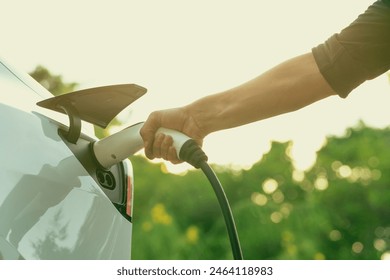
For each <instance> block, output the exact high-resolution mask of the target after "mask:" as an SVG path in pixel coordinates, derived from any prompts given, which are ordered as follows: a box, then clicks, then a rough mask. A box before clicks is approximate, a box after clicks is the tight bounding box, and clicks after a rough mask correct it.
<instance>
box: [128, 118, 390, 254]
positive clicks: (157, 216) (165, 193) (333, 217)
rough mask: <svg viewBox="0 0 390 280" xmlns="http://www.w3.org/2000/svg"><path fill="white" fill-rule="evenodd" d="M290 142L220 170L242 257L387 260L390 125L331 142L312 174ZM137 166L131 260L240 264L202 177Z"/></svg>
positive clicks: (359, 129)
mask: <svg viewBox="0 0 390 280" xmlns="http://www.w3.org/2000/svg"><path fill="white" fill-rule="evenodd" d="M290 145H291V143H289V142H287V143H273V144H272V148H271V150H270V152H269V153H268V154H266V155H265V156H264V157H263V158H262V159H261V160H260V161H259V162H257V163H256V164H255V165H253V167H252V168H251V169H250V170H237V169H230V168H226V167H222V166H214V169H215V170H216V173H217V174H218V177H219V178H220V180H221V182H222V184H223V186H224V189H225V192H226V194H227V196H228V198H229V200H230V204H231V207H232V211H233V214H234V216H235V220H236V225H237V230H238V233H239V236H240V239H241V245H242V249H243V253H244V257H245V258H246V259H381V257H383V256H385V255H386V254H388V253H389V252H390V221H389V217H390V207H389V201H390V191H389V187H390V186H389V184H390V172H389V170H388V169H390V151H389V149H388V147H390V129H383V130H379V129H373V128H369V127H367V126H365V125H364V124H363V123H360V124H358V125H357V126H356V127H354V128H351V129H349V130H348V131H347V134H346V135H345V136H343V137H329V138H328V140H327V144H326V145H325V146H324V147H323V148H322V149H321V150H320V151H319V152H318V158H317V162H316V163H315V165H314V166H313V167H312V168H311V169H310V170H308V171H306V172H302V171H298V170H295V169H294V167H293V164H292V161H291V159H290V158H289V156H288V151H289V147H290ZM131 160H132V162H133V167H134V174H135V202H134V203H135V204H134V213H135V214H134V229H133V251H132V258H133V259H230V258H232V255H231V252H230V245H229V242H228V235H227V232H226V230H225V225H224V222H223V218H222V214H221V212H220V210H219V206H218V203H217V201H216V198H215V195H214V193H213V191H212V188H211V186H210V185H209V183H208V181H207V180H206V178H205V177H204V176H203V174H201V173H200V172H199V171H196V170H193V171H190V172H188V173H187V174H186V175H185V176H178V175H173V174H168V173H166V172H165V170H164V166H163V165H162V164H151V163H150V162H148V161H147V160H145V159H144V158H143V157H133V158H132V159H131ZM151 178H153V179H152V180H151ZM157 209H158V210H157ZM168 217H169V219H168Z"/></svg>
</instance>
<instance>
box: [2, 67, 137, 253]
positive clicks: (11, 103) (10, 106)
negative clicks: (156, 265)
mask: <svg viewBox="0 0 390 280" xmlns="http://www.w3.org/2000/svg"><path fill="white" fill-rule="evenodd" d="M36 88H37V85H36V84H34V83H33V82H31V84H30V81H28V80H27V81H26V80H24V78H23V77H20V76H16V75H15V74H14V73H13V71H10V70H9V68H8V66H5V65H4V64H0V259H1V258H4V259H129V258H130V252H131V230H132V224H131V223H130V222H129V221H128V220H126V219H125V218H124V217H123V216H122V215H121V214H120V213H119V212H118V211H117V209H116V208H115V207H114V206H113V204H112V203H111V201H110V200H109V199H108V198H107V196H106V195H105V194H104V192H103V191H102V190H101V189H100V187H99V186H98V185H97V183H96V182H95V181H94V180H93V178H91V176H90V175H89V174H88V172H87V171H86V170H85V169H84V167H83V166H82V165H81V163H80V162H79V161H78V160H77V158H76V157H75V156H74V155H73V153H72V152H71V151H70V150H69V148H68V147H67V146H66V144H65V143H64V142H63V140H62V139H61V137H60V136H59V135H58V127H59V124H58V120H56V121H53V119H52V114H51V113H48V112H49V111H47V110H44V109H41V108H38V107H37V106H36V105H35V104H36V102H38V101H40V100H42V97H43V96H44V95H47V97H50V94H46V93H43V94H42V92H44V90H42V92H37V91H36ZM38 88H39V87H38ZM47 115H50V118H49V117H47ZM53 115H55V116H57V115H56V114H53ZM60 118H61V117H60ZM65 119H66V118H65Z"/></svg>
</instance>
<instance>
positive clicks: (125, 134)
mask: <svg viewBox="0 0 390 280" xmlns="http://www.w3.org/2000/svg"><path fill="white" fill-rule="evenodd" d="M143 125H144V123H143V122H140V123H137V124H135V125H132V126H129V127H127V128H125V129H123V130H121V131H119V132H117V133H114V134H112V135H110V136H108V137H106V138H103V139H101V140H98V141H96V142H95V143H93V146H92V150H93V154H94V155H95V158H96V160H97V161H98V163H99V164H100V165H101V166H102V167H104V168H110V167H111V166H113V165H115V164H117V163H119V162H121V161H122V160H124V159H126V158H128V157H130V156H132V155H134V154H135V153H136V152H138V151H139V150H141V149H142V148H143V147H144V142H143V140H142V137H141V134H140V130H141V128H142V126H143ZM159 133H163V134H165V135H169V136H171V137H172V139H173V147H174V148H175V149H176V153H177V157H178V158H180V151H181V148H182V147H183V145H184V144H185V143H186V142H188V141H189V140H191V138H189V137H188V136H187V135H185V134H183V133H181V132H178V131H176V130H172V129H168V128H159V129H158V130H157V132H156V135H157V134H159Z"/></svg>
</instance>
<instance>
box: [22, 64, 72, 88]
mask: <svg viewBox="0 0 390 280" xmlns="http://www.w3.org/2000/svg"><path fill="white" fill-rule="evenodd" d="M29 74H30V76H31V77H33V78H34V79H35V80H36V81H37V82H38V83H40V84H41V85H42V86H44V87H45V88H46V89H47V90H48V91H50V92H51V93H52V94H53V95H61V94H64V93H68V92H72V91H74V90H75V88H76V87H77V85H78V84H77V83H65V82H64V81H63V79H62V76H60V75H53V74H52V73H50V71H49V70H47V69H46V68H45V67H43V66H41V65H38V66H37V67H35V69H34V70H33V71H32V72H30V73H29Z"/></svg>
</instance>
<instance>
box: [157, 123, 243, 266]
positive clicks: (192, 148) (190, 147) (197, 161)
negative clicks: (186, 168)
mask: <svg viewBox="0 0 390 280" xmlns="http://www.w3.org/2000/svg"><path fill="white" fill-rule="evenodd" d="M164 130H165V129H164ZM162 132H163V131H162ZM165 133H167V131H166V130H165ZM179 159H181V160H183V161H186V162H188V163H189V164H191V165H192V166H194V167H195V168H197V169H199V168H200V169H201V170H202V171H203V173H204V174H205V175H206V177H207V179H208V180H209V182H210V184H211V186H212V187H213V189H214V192H215V195H216V196H217V199H218V202H219V205H220V207H221V210H222V214H223V217H224V219H225V224H226V229H227V232H228V234H229V240H230V245H231V247H232V253H233V258H234V259H235V260H242V259H243V256H242V251H241V245H240V240H239V238H238V234H237V229H236V225H235V223H234V219H233V214H232V210H231V209H230V205H229V201H228V199H227V197H226V194H225V192H224V190H223V187H222V185H221V183H220V181H219V180H218V177H217V175H216V174H215V172H214V170H213V169H212V168H211V167H210V165H209V164H208V163H207V160H208V158H207V156H206V154H205V153H204V151H203V150H202V149H201V148H200V147H199V145H198V144H197V143H196V142H195V141H194V140H193V139H188V140H187V141H186V142H185V143H184V144H183V146H182V147H181V149H180V152H179Z"/></svg>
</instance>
